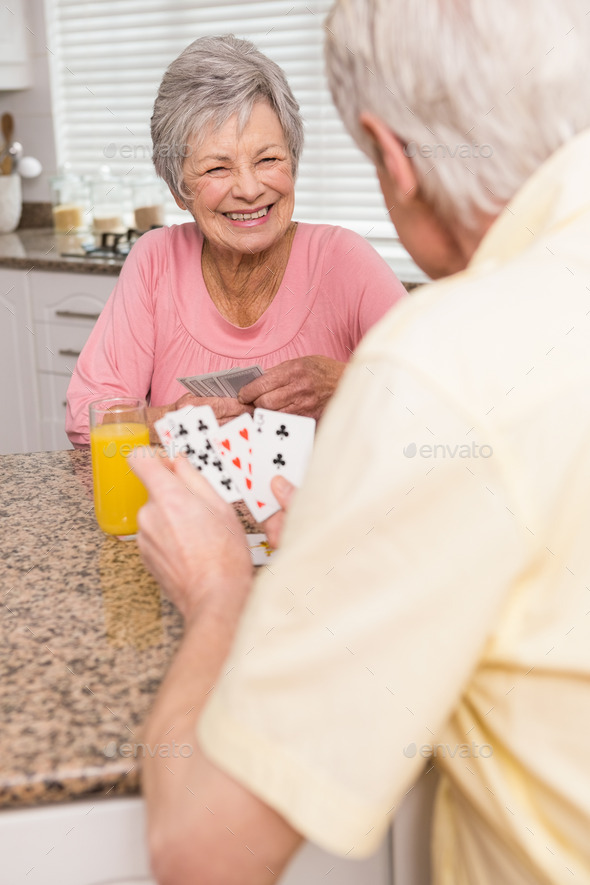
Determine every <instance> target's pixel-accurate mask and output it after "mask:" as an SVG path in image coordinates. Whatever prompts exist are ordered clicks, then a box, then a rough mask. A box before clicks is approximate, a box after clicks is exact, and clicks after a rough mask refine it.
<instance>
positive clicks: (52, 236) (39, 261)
mask: <svg viewBox="0 0 590 885" xmlns="http://www.w3.org/2000/svg"><path fill="white" fill-rule="evenodd" d="M62 253H67V255H64V254H62ZM122 265H123V259H122V258H114V259H113V258H90V257H88V256H87V255H86V253H85V252H84V249H83V248H82V238H81V237H80V236H77V235H76V234H56V233H54V231H53V229H52V228H30V229H26V228H25V229H19V230H16V231H14V233H11V234H0V267H12V268H17V269H20V270H53V271H70V272H72V273H90V274H102V275H106V276H117V275H118V273H119V271H120V270H121V267H122Z"/></svg>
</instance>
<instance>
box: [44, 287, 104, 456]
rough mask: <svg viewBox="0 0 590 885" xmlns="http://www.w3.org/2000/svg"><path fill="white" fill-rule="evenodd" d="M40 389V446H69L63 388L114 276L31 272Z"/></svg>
mask: <svg viewBox="0 0 590 885" xmlns="http://www.w3.org/2000/svg"><path fill="white" fill-rule="evenodd" d="M29 281H30V282H29V285H30V291H31V303H32V306H33V322H34V330H35V358H36V365H37V371H38V388H39V394H40V411H39V426H40V436H41V448H42V449H44V450H47V451H50V450H54V449H68V448H70V442H69V440H68V438H67V436H66V432H65V430H64V424H65V417H66V391H67V389H68V384H69V382H70V378H71V375H72V372H73V371H74V368H75V366H76V360H77V358H78V356H79V354H80V351H81V350H82V348H83V346H84V344H85V343H86V339H87V338H88V336H89V335H90V332H91V331H92V327H93V326H94V324H95V322H96V320H97V319H98V316H99V314H100V312H101V310H102V308H103V307H104V305H105V304H106V301H107V298H108V297H109V295H110V294H111V292H112V290H113V288H114V286H115V283H116V281H117V278H116V277H114V276H92V275H91V274H73V273H53V272H50V271H34V272H33V273H31V274H29Z"/></svg>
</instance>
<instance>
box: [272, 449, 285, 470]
mask: <svg viewBox="0 0 590 885" xmlns="http://www.w3.org/2000/svg"><path fill="white" fill-rule="evenodd" d="M272 463H273V464H276V465H277V467H284V466H285V464H286V463H287V462H286V461H285V460H284V459H283V456H282V455H281V453H280V452H279V453H278V454H277V457H276V458H273V459H272Z"/></svg>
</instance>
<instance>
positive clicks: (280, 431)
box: [275, 424, 289, 439]
mask: <svg viewBox="0 0 590 885" xmlns="http://www.w3.org/2000/svg"><path fill="white" fill-rule="evenodd" d="M275 433H276V435H277V436H282V437H283V439H284V438H285V437H287V436H289V431H288V430H287V427H286V425H285V424H281V426H280V427H279V429H278V430H276V431H275Z"/></svg>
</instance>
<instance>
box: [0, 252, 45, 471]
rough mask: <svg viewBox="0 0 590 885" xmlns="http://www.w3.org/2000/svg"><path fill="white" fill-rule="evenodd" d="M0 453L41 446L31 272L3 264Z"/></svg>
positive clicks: (0, 284) (0, 276) (0, 288)
mask: <svg viewBox="0 0 590 885" xmlns="http://www.w3.org/2000/svg"><path fill="white" fill-rule="evenodd" d="M0 314H1V320H0V390H1V391H2V395H1V397H0V402H1V404H2V420H1V422H0V454H7V453H9V452H32V451H37V450H38V449H40V448H41V434H40V428H39V422H38V418H37V416H38V412H39V397H38V387H37V377H36V366H35V330H34V327H33V318H32V312H31V306H30V293H29V276H27V274H26V273H25V272H24V271H19V270H8V269H6V268H0Z"/></svg>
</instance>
